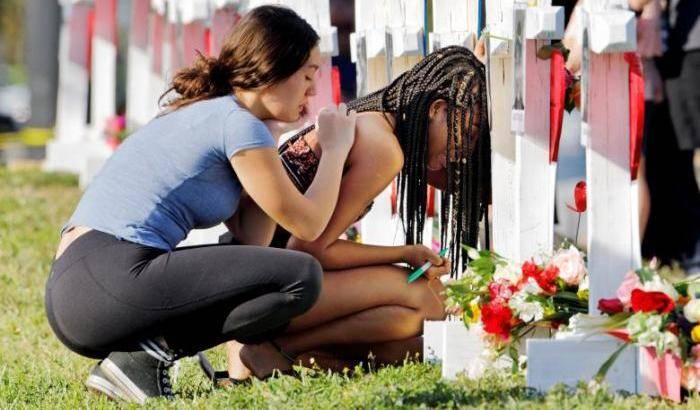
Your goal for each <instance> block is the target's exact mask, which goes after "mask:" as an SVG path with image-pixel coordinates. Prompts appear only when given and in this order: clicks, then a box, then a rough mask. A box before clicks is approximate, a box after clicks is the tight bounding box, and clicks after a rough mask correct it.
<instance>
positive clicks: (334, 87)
mask: <svg viewBox="0 0 700 410" xmlns="http://www.w3.org/2000/svg"><path fill="white" fill-rule="evenodd" d="M331 92H332V93H333V103H334V104H335V105H338V104H340V100H341V94H340V69H339V68H338V66H333V68H331Z"/></svg>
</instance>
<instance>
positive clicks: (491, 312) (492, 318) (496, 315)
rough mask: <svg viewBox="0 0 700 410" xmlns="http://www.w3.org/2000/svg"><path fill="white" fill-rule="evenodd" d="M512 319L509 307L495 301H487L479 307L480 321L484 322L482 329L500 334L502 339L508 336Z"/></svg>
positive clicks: (506, 338)
mask: <svg viewBox="0 0 700 410" xmlns="http://www.w3.org/2000/svg"><path fill="white" fill-rule="evenodd" d="M512 319H513V312H511V310H510V308H509V307H508V306H506V305H505V304H503V303H499V302H497V301H492V302H489V303H487V304H486V305H484V307H483V308H482V309H481V322H482V323H483V324H484V331H485V332H486V333H491V334H493V335H497V336H500V338H501V339H503V340H508V338H510V328H511V320H512Z"/></svg>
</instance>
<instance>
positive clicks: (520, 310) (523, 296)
mask: <svg viewBox="0 0 700 410" xmlns="http://www.w3.org/2000/svg"><path fill="white" fill-rule="evenodd" d="M528 296H530V294H529V293H528V292H526V291H525V290H524V289H523V290H521V291H519V292H516V293H515V294H514V295H513V297H511V298H510V300H509V301H508V306H510V308H511V309H513V311H515V312H516V313H517V315H518V318H519V319H520V320H522V321H523V322H525V323H530V322H532V321H538V320H542V318H543V317H544V307H542V305H541V304H539V303H538V302H529V301H527V298H528Z"/></svg>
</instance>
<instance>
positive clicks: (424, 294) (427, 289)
mask: <svg viewBox="0 0 700 410" xmlns="http://www.w3.org/2000/svg"><path fill="white" fill-rule="evenodd" d="M421 285H422V286H421V288H420V292H419V298H420V304H419V306H420V309H419V310H420V312H421V314H422V316H423V319H425V320H445V318H446V317H447V313H446V312H445V304H444V291H445V287H444V286H443V285H442V283H441V282H440V281H439V280H433V281H430V282H428V281H421Z"/></svg>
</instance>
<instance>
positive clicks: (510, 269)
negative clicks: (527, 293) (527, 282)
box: [493, 263, 520, 285]
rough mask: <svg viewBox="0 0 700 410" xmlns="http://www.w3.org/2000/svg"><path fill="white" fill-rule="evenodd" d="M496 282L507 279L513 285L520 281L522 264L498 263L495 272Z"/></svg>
mask: <svg viewBox="0 0 700 410" xmlns="http://www.w3.org/2000/svg"><path fill="white" fill-rule="evenodd" d="M493 280H494V282H498V281H501V280H506V281H508V283H510V284H511V285H515V284H517V283H518V281H520V266H517V265H515V264H513V263H508V264H506V265H502V264H499V265H496V271H495V272H494V273H493Z"/></svg>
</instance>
